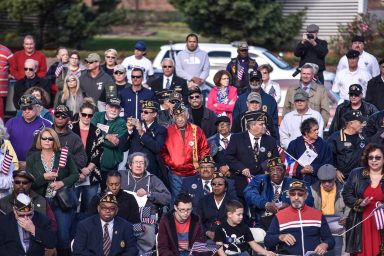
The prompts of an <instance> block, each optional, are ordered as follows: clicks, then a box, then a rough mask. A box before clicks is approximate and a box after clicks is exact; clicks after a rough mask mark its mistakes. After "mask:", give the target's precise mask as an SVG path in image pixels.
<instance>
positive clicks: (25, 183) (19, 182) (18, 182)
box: [13, 180, 30, 185]
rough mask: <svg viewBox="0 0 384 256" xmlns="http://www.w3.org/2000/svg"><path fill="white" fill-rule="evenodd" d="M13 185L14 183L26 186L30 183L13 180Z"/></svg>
mask: <svg viewBox="0 0 384 256" xmlns="http://www.w3.org/2000/svg"><path fill="white" fill-rule="evenodd" d="M13 183H15V184H16V185H20V184H22V185H27V184H29V183H30V182H29V181H22V180H14V181H13Z"/></svg>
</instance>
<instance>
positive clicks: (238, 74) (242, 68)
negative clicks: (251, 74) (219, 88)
mask: <svg viewBox="0 0 384 256" xmlns="http://www.w3.org/2000/svg"><path fill="white" fill-rule="evenodd" d="M243 74H244V67H243V66H240V69H239V70H238V71H237V79H238V80H241V79H242V78H243Z"/></svg>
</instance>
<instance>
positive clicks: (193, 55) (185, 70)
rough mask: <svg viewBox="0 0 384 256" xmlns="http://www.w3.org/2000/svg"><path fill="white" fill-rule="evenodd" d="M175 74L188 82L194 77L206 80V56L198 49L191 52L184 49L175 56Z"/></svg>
mask: <svg viewBox="0 0 384 256" xmlns="http://www.w3.org/2000/svg"><path fill="white" fill-rule="evenodd" d="M176 74H177V75H178V76H180V77H182V78H184V79H186V80H188V81H189V80H191V79H192V77H194V76H196V77H200V78H201V79H203V80H206V79H207V77H208V75H209V58H208V54H207V53H206V52H205V51H202V50H200V48H199V47H197V48H196V50H194V51H193V52H191V51H190V50H188V48H187V47H186V48H185V50H183V51H180V52H179V53H178V54H177V56H176Z"/></svg>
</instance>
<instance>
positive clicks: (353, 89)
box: [348, 84, 363, 95]
mask: <svg viewBox="0 0 384 256" xmlns="http://www.w3.org/2000/svg"><path fill="white" fill-rule="evenodd" d="M362 93H363V87H361V85H359V84H352V85H351V86H349V92H348V94H349V95H351V94H352V95H360V94H362Z"/></svg>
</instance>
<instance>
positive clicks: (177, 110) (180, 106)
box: [172, 102, 187, 115]
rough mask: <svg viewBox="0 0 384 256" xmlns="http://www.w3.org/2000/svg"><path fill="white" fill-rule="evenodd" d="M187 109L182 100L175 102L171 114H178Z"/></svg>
mask: <svg viewBox="0 0 384 256" xmlns="http://www.w3.org/2000/svg"><path fill="white" fill-rule="evenodd" d="M186 110H187V107H186V106H185V105H184V103H183V102H179V103H176V105H175V106H174V107H173V109H172V114H173V115H180V114H181V113H183V112H184V111H186Z"/></svg>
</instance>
